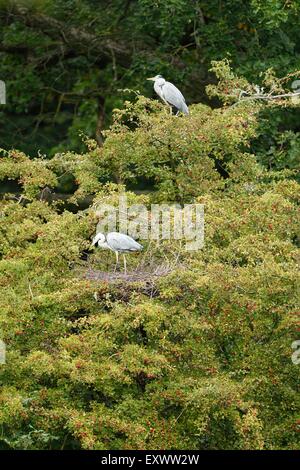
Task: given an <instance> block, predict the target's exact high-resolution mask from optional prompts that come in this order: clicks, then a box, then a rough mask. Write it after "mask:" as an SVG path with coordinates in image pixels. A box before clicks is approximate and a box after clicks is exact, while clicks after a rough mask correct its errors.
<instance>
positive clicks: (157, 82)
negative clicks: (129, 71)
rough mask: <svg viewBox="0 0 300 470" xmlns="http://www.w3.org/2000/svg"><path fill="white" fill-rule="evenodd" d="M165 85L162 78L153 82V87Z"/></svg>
mask: <svg viewBox="0 0 300 470" xmlns="http://www.w3.org/2000/svg"><path fill="white" fill-rule="evenodd" d="M165 83H166V80H165V79H164V78H158V79H157V80H155V85H157V86H163V85H164V84H165Z"/></svg>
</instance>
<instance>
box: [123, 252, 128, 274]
mask: <svg viewBox="0 0 300 470" xmlns="http://www.w3.org/2000/svg"><path fill="white" fill-rule="evenodd" d="M123 259H124V272H125V274H127V267H126V256H125V255H123Z"/></svg>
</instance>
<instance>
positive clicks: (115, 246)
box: [92, 232, 143, 274]
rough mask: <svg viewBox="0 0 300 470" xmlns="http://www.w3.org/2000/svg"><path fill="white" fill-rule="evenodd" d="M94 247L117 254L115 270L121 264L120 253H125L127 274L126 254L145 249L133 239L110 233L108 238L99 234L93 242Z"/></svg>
mask: <svg viewBox="0 0 300 470" xmlns="http://www.w3.org/2000/svg"><path fill="white" fill-rule="evenodd" d="M94 245H98V247H99V248H104V249H105V250H111V251H114V252H115V255H116V267H115V269H116V268H117V266H118V264H119V253H123V259H124V272H125V274H126V273H127V270H126V257H125V253H131V252H133V251H141V250H142V249H143V247H142V245H140V244H139V243H138V242H136V241H135V240H134V239H133V238H131V237H129V236H128V235H124V234H123V233H119V232H110V233H108V234H107V235H106V236H105V235H104V234H103V233H97V234H96V235H95V237H94V238H93V241H92V246H94Z"/></svg>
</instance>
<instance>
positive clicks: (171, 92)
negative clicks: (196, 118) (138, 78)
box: [147, 75, 189, 115]
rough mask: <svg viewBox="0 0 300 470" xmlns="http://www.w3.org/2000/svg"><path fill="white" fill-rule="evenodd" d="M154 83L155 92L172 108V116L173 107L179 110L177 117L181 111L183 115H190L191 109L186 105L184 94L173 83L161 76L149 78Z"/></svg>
mask: <svg viewBox="0 0 300 470" xmlns="http://www.w3.org/2000/svg"><path fill="white" fill-rule="evenodd" d="M147 80H151V81H152V82H154V90H155V91H156V93H157V94H158V96H159V97H160V98H161V99H162V100H163V102H164V103H165V104H166V105H167V106H170V113H171V114H172V107H174V108H176V109H177V113H176V115H177V114H178V113H179V111H181V112H182V113H183V114H189V108H188V107H187V105H186V102H185V99H184V96H183V94H182V93H181V92H180V91H179V90H178V88H176V86H175V85H173V83H170V82H167V81H166V80H165V79H164V78H163V77H162V76H161V75H156V76H155V77H151V78H147Z"/></svg>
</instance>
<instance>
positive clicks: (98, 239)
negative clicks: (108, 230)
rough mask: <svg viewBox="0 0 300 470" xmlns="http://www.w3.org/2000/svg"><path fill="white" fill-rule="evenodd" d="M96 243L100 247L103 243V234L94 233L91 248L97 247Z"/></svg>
mask: <svg viewBox="0 0 300 470" xmlns="http://www.w3.org/2000/svg"><path fill="white" fill-rule="evenodd" d="M97 243H98V246H101V245H102V244H103V243H105V236H104V235H103V233H100V232H99V233H96V235H95V236H94V238H93V241H92V246H94V245H97Z"/></svg>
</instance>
